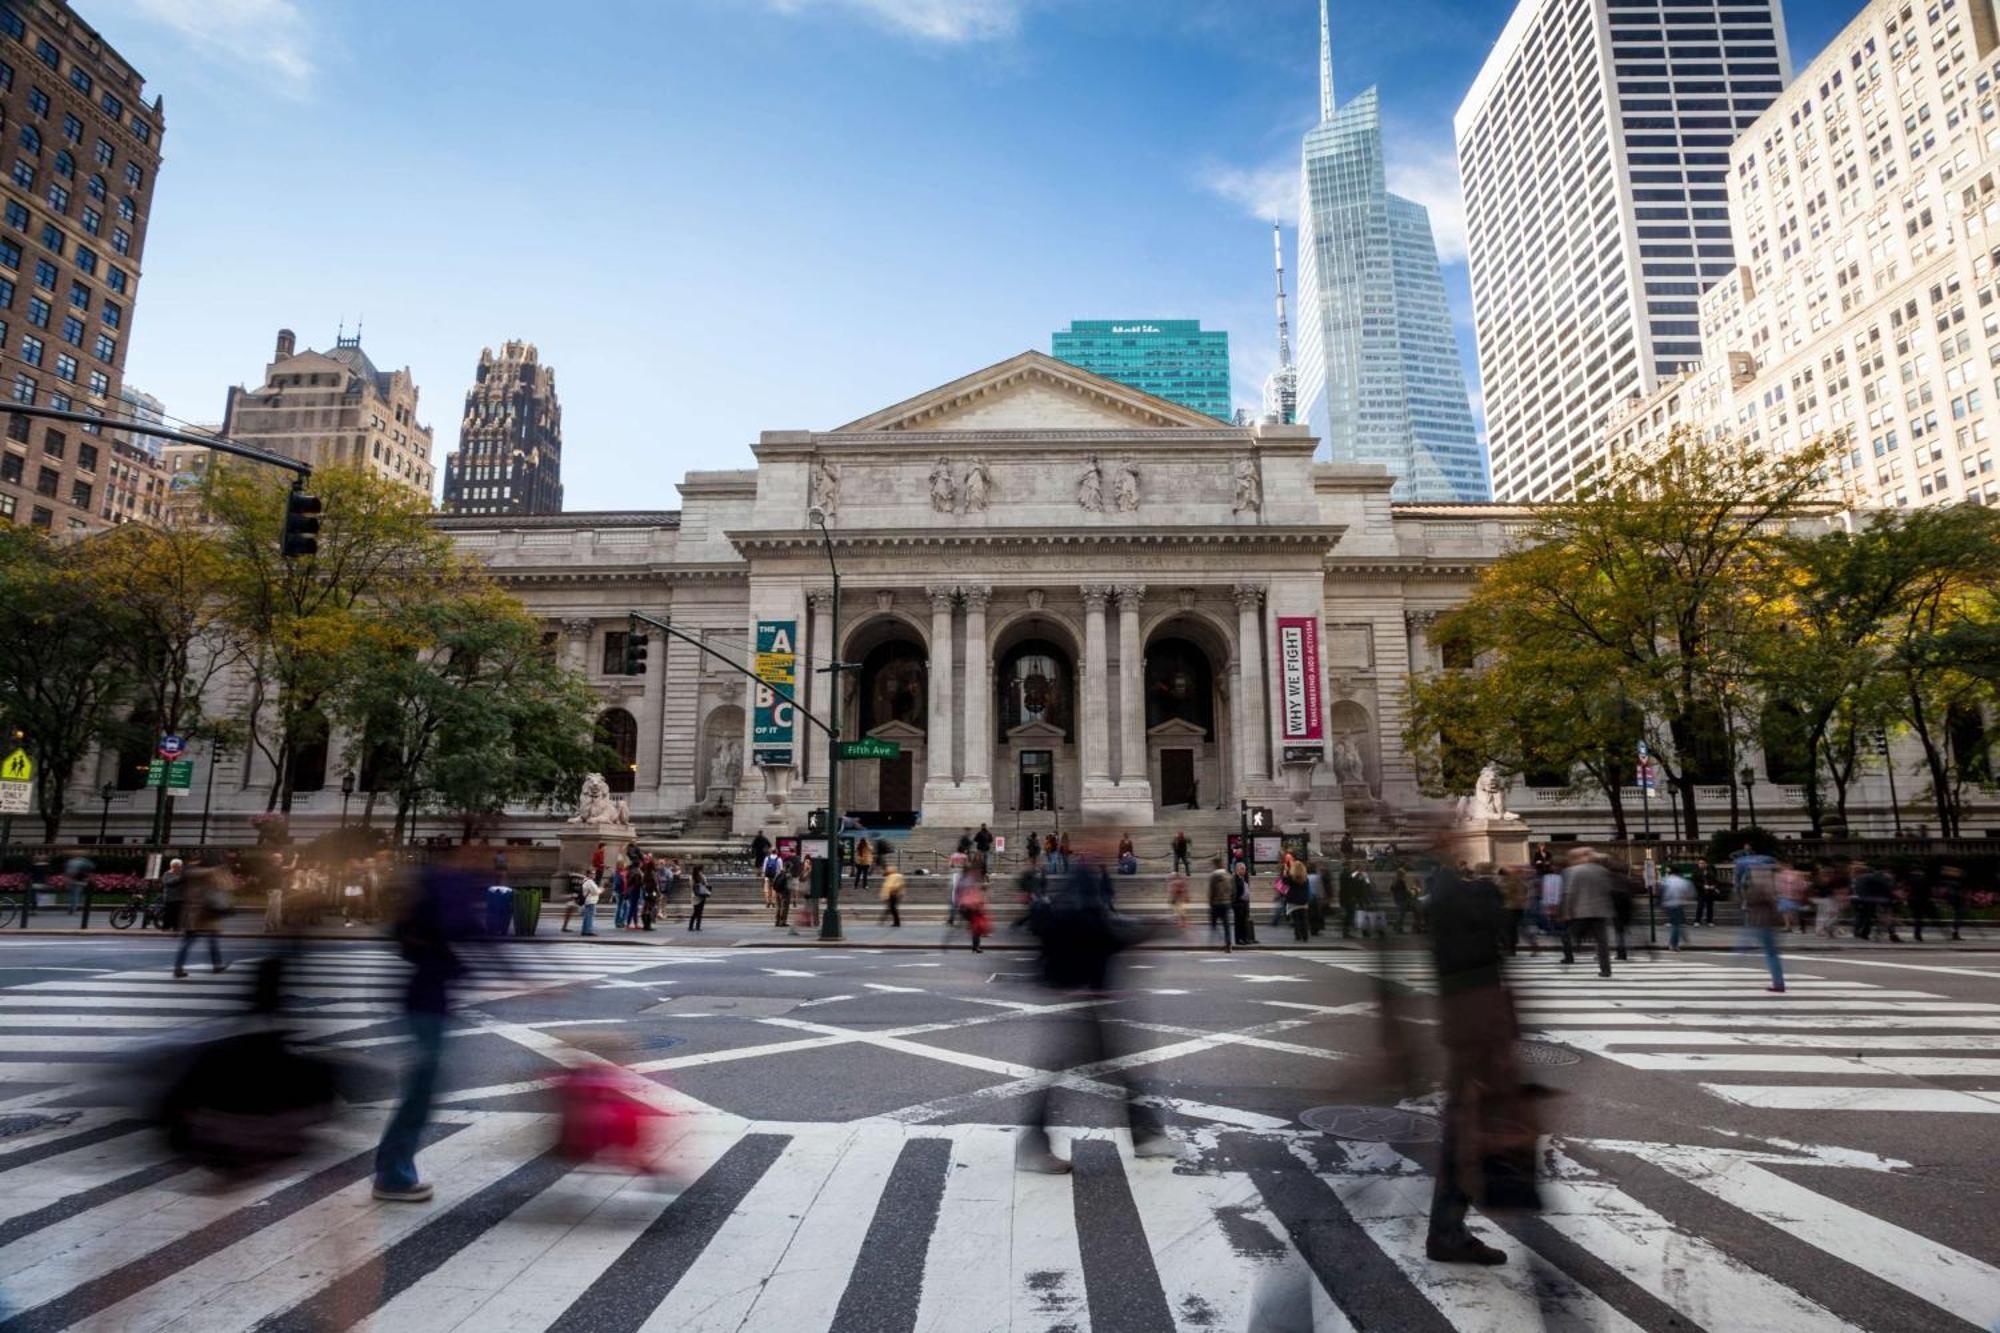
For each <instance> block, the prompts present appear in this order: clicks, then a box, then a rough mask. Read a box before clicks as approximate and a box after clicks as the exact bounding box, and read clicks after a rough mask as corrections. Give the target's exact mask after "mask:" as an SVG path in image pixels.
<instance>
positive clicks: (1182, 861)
mask: <svg viewBox="0 0 2000 1333" xmlns="http://www.w3.org/2000/svg"><path fill="white" fill-rule="evenodd" d="M1174 869H1175V870H1176V871H1178V872H1180V873H1181V874H1183V875H1192V874H1193V873H1194V862H1192V861H1190V860H1188V854H1187V853H1186V852H1175V853H1174Z"/></svg>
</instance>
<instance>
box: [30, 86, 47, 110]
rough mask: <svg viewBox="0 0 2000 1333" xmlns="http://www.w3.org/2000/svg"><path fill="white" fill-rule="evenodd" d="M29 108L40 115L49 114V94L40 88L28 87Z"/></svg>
mask: <svg viewBox="0 0 2000 1333" xmlns="http://www.w3.org/2000/svg"><path fill="white" fill-rule="evenodd" d="M28 109H29V110H30V111H32V112H34V113H35V114H36V115H38V116H46V115H48V114H49V95H48V94H47V93H45V92H43V91H42V90H41V89H40V88H30V89H28Z"/></svg>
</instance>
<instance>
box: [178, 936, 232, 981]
mask: <svg viewBox="0 0 2000 1333" xmlns="http://www.w3.org/2000/svg"><path fill="white" fill-rule="evenodd" d="M197 935H200V936H203V937H205V938H206V939H207V940H208V962H209V966H211V967H213V968H214V969H215V970H216V971H218V972H220V971H221V970H222V946H221V945H220V944H218V943H217V942H216V933H215V932H214V931H212V930H187V931H183V932H181V947H180V952H178V953H176V954H175V955H174V971H176V972H178V971H180V970H181V969H182V968H184V967H186V966H187V960H188V951H189V950H190V949H192V948H193V947H194V937H195V936H197Z"/></svg>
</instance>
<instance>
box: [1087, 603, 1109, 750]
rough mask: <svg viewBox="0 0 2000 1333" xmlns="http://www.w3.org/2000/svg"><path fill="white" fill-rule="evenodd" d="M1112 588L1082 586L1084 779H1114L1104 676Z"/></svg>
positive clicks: (1107, 665) (1106, 664)
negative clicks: (1106, 611)
mask: <svg viewBox="0 0 2000 1333" xmlns="http://www.w3.org/2000/svg"><path fill="white" fill-rule="evenodd" d="M1110 600H1111V589H1110V587H1109V586H1107V585H1105V584H1101V583H1086V584H1085V585H1084V586H1083V690H1082V695H1083V782H1084V786H1085V787H1089V786H1090V785H1091V784H1093V783H1109V782H1110V781H1111V709H1110V702H1109V699H1108V698H1107V690H1106V682H1105V675H1106V673H1107V672H1108V671H1109V669H1110V664H1109V663H1108V662H1107V661H1106V660H1105V643H1104V607H1105V603H1107V602H1109V601H1110Z"/></svg>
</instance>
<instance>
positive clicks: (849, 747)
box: [833, 736, 903, 759]
mask: <svg viewBox="0 0 2000 1333" xmlns="http://www.w3.org/2000/svg"><path fill="white" fill-rule="evenodd" d="M902 752H903V747H902V745H901V744H900V743H899V742H896V741H883V740H877V739H875V738H874V737H873V736H870V737H867V738H866V739H863V740H858V741H836V742H834V746H833V757H834V758H835V759H894V758H895V757H896V756H897V755H899V754H901V753H902Z"/></svg>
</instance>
